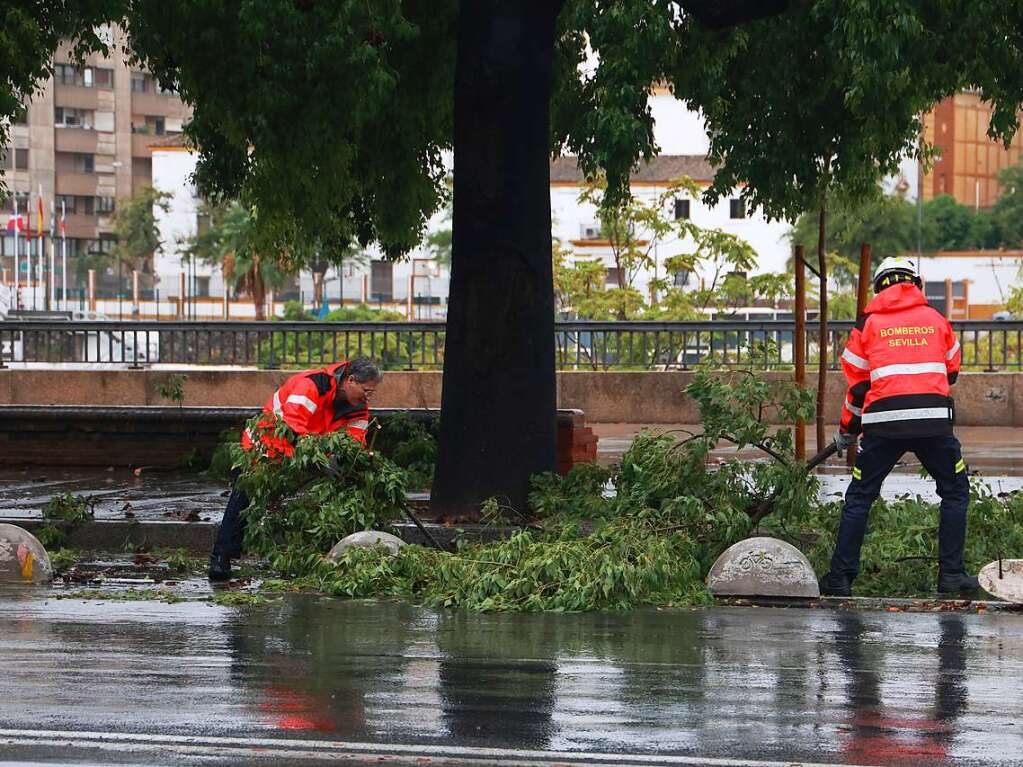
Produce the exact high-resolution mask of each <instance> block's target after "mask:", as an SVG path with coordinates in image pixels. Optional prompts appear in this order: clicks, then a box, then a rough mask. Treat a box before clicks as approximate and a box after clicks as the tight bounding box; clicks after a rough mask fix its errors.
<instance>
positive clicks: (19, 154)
mask: <svg viewBox="0 0 1023 767" xmlns="http://www.w3.org/2000/svg"><path fill="white" fill-rule="evenodd" d="M14 170H28V150H27V149H15V150H14Z"/></svg>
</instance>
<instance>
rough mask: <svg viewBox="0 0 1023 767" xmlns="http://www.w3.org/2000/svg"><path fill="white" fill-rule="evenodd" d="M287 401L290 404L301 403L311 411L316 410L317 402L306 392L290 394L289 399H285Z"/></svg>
mask: <svg viewBox="0 0 1023 767" xmlns="http://www.w3.org/2000/svg"><path fill="white" fill-rule="evenodd" d="M285 402H286V403H287V404H289V405H301V406H302V407H304V408H305V409H306V410H308V411H309V412H310V413H315V412H316V403H315V402H313V401H312V400H311V399H309V398H308V397H306V396H305V395H304V394H289V395H288V399H287V400H285Z"/></svg>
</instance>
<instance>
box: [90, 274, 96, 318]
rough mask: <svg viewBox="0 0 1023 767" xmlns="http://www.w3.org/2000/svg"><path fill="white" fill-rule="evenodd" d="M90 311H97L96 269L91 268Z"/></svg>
mask: <svg viewBox="0 0 1023 767" xmlns="http://www.w3.org/2000/svg"><path fill="white" fill-rule="evenodd" d="M89 311H90V312H94V311H96V270H95V269H90V270H89Z"/></svg>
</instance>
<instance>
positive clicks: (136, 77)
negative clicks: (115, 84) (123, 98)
mask: <svg viewBox="0 0 1023 767" xmlns="http://www.w3.org/2000/svg"><path fill="white" fill-rule="evenodd" d="M131 89H132V91H133V92H134V93H145V92H146V91H148V90H149V75H147V74H146V73H145V72H132V73H131Z"/></svg>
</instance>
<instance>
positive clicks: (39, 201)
mask: <svg viewBox="0 0 1023 767" xmlns="http://www.w3.org/2000/svg"><path fill="white" fill-rule="evenodd" d="M36 206H37V209H38V211H39V220H38V221H36V267H37V268H38V269H39V276H38V278H37V279H36V286H37V287H38V288H39V289H40V293H42V295H41V296H40V298H41V299H42V301H41V303H42V304H43V308H44V309H47V310H49V308H50V307H49V306H47V304H46V298H47V296H48V295H49V294H48V293H47V292H46V283H43V274H44V272H45V271H46V246H45V245H44V243H43V215H44V214H43V185H42V184H40V185H39V196H38V197H37V198H36ZM40 283H43V284H40ZM33 295H34V294H33ZM38 308H39V307H38V306H36V309H38Z"/></svg>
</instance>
